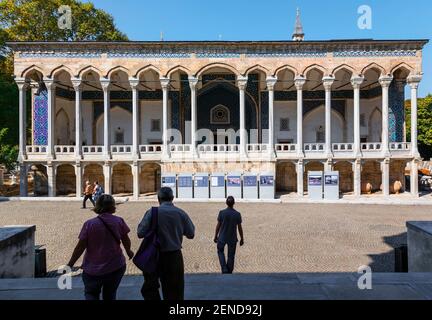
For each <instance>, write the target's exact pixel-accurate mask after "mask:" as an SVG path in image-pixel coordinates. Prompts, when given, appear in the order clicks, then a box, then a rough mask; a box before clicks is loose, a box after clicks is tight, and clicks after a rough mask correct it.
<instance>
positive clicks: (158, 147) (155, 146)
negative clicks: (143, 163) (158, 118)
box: [139, 144, 163, 153]
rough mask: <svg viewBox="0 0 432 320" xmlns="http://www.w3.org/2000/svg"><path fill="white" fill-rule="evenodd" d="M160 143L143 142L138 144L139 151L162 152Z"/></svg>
mask: <svg viewBox="0 0 432 320" xmlns="http://www.w3.org/2000/svg"><path fill="white" fill-rule="evenodd" d="M162 147H163V146H162V145H160V144H159V145H158V144H144V145H140V146H139V151H140V153H162Z"/></svg>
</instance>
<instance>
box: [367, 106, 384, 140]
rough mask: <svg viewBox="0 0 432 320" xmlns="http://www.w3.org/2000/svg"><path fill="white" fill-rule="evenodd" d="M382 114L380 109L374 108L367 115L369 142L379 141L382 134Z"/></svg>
mask: <svg viewBox="0 0 432 320" xmlns="http://www.w3.org/2000/svg"><path fill="white" fill-rule="evenodd" d="M381 119H382V114H381V110H379V109H378V108H375V109H374V110H373V111H372V113H371V115H370V117H369V137H368V141H369V142H381V140H382V136H381V132H382V129H381V128H382V120H381Z"/></svg>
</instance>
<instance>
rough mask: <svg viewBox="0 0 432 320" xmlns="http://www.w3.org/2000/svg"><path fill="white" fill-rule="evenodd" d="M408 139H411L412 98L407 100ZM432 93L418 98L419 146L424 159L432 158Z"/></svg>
mask: <svg viewBox="0 0 432 320" xmlns="http://www.w3.org/2000/svg"><path fill="white" fill-rule="evenodd" d="M405 110H406V113H405V114H406V131H407V140H408V141H410V140H411V100H407V101H405ZM431 123H432V95H428V96H427V97H425V98H420V99H418V102H417V130H418V147H419V152H420V155H421V156H422V157H423V158H424V159H430V158H432V126H431Z"/></svg>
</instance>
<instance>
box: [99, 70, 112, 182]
mask: <svg viewBox="0 0 432 320" xmlns="http://www.w3.org/2000/svg"><path fill="white" fill-rule="evenodd" d="M100 83H101V86H102V90H103V96H104V117H103V120H104V148H103V149H104V150H103V155H104V158H105V160H109V159H111V117H110V113H111V101H110V90H109V86H110V79H107V78H101V79H100ZM105 190H106V188H105Z"/></svg>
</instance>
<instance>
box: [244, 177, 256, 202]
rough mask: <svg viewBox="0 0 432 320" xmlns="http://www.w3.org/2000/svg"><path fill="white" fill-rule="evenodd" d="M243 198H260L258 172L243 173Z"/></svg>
mask: <svg viewBox="0 0 432 320" xmlns="http://www.w3.org/2000/svg"><path fill="white" fill-rule="evenodd" d="M243 198H244V199H258V175H257V174H256V173H245V174H243Z"/></svg>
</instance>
